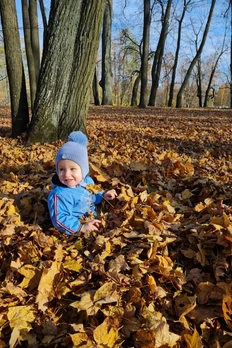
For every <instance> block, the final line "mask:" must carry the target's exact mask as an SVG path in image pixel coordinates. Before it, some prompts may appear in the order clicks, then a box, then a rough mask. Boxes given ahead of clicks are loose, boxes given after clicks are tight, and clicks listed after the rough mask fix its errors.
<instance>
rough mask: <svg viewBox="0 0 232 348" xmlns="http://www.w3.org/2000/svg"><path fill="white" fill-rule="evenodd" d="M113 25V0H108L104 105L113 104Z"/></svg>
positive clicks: (105, 26) (104, 36)
mask: <svg viewBox="0 0 232 348" xmlns="http://www.w3.org/2000/svg"><path fill="white" fill-rule="evenodd" d="M111 26H112V0H107V1H106V7H105V12H104V18H103V30H102V105H112V80H113V74H112V66H111V65H112V61H111Z"/></svg>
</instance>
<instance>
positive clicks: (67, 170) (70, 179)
mask: <svg viewBox="0 0 232 348" xmlns="http://www.w3.org/2000/svg"><path fill="white" fill-rule="evenodd" d="M57 175H58V177H59V179H60V182H62V184H64V185H66V186H68V187H75V186H77V185H78V184H79V183H80V181H81V180H82V173H81V167H80V166H79V165H78V164H77V163H75V162H73V161H71V160H67V159H64V160H61V161H60V162H59V163H58V166H57Z"/></svg>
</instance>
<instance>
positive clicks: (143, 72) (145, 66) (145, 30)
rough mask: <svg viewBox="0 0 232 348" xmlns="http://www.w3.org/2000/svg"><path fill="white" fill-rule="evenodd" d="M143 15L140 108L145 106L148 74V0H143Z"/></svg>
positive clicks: (149, 19)
mask: <svg viewBox="0 0 232 348" xmlns="http://www.w3.org/2000/svg"><path fill="white" fill-rule="evenodd" d="M143 3H144V16H143V47H142V60H141V89H140V103H139V107H140V108H146V107H147V103H148V101H147V74H148V57H149V40H150V26H151V8H150V7H151V6H150V0H144V2H143Z"/></svg>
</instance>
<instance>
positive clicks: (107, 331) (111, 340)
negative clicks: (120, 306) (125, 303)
mask: <svg viewBox="0 0 232 348" xmlns="http://www.w3.org/2000/svg"><path fill="white" fill-rule="evenodd" d="M93 337H94V340H95V342H96V343H97V347H98V348H104V347H107V348H117V347H120V346H119V345H118V344H117V343H116V342H117V340H118V339H119V334H118V330H117V329H115V328H113V327H110V326H109V325H107V324H106V322H105V321H104V322H103V323H102V324H101V325H99V326H97V327H96V329H95V330H94V332H93Z"/></svg>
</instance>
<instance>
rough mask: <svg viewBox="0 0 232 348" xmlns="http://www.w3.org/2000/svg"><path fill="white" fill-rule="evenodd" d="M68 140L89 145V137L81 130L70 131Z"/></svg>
mask: <svg viewBox="0 0 232 348" xmlns="http://www.w3.org/2000/svg"><path fill="white" fill-rule="evenodd" d="M68 141H74V142H75V143H78V144H80V145H83V146H87V145H88V138H87V136H86V135H85V134H84V133H82V132H81V131H77V132H72V133H70V134H69V136H68Z"/></svg>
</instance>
